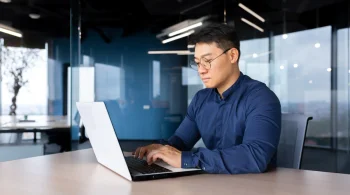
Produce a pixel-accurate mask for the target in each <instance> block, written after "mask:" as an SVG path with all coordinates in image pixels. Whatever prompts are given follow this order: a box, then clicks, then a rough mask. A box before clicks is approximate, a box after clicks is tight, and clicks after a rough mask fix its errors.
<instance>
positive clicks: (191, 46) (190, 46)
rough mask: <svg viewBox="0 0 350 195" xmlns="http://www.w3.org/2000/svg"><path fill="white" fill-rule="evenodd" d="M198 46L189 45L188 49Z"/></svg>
mask: <svg viewBox="0 0 350 195" xmlns="http://www.w3.org/2000/svg"><path fill="white" fill-rule="evenodd" d="M195 46H196V45H187V48H188V49H191V48H194V47H195Z"/></svg>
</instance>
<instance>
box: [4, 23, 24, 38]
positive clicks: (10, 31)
mask: <svg viewBox="0 0 350 195" xmlns="http://www.w3.org/2000/svg"><path fill="white" fill-rule="evenodd" d="M0 32H3V33H6V34H9V35H12V36H16V37H20V38H21V37H22V33H21V32H20V31H18V30H16V29H14V28H12V27H9V26H6V25H3V24H0Z"/></svg>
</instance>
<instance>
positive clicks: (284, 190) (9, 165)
mask: <svg viewBox="0 0 350 195" xmlns="http://www.w3.org/2000/svg"><path fill="white" fill-rule="evenodd" d="M349 191H350V175H345V174H335V173H325V172H314V171H302V170H292V169H277V170H276V171H272V172H269V173H264V174H247V175H210V174H205V175H204V174H203V175H195V176H187V177H178V178H170V179H162V180H153V181H144V182H129V181H127V180H126V179H124V178H122V177H120V176H119V175H117V174H115V173H114V172H112V171H110V170H108V169H107V168H105V167H103V166H101V165H100V164H98V163H97V161H96V158H95V156H94V154H93V151H92V150H91V149H88V150H80V151H75V152H68V153H61V154H55V155H49V156H41V157H35V158H29V159H23V160H17V161H9V162H3V163H0V193H1V194H6V195H13V194H18V195H23V194H36V195H38V194H45V195H47V194H74V195H77V194H84V195H88V194H94V195H95V194H103V195H107V194H113V195H116V194H117V195H124V194H152V195H158V194H170V195H171V194H174V195H175V194H176V195H179V194H181V195H187V194H188V195H189V194H197V195H209V194H210V195H212V194H215V195H221V194H233V195H235V194H237V195H242V194H247V195H262V194H268V195H270V194H276V195H295V194H298V195H306V194H307V195H323V194H324V195H336V194H349Z"/></svg>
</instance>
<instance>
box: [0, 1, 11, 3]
mask: <svg viewBox="0 0 350 195" xmlns="http://www.w3.org/2000/svg"><path fill="white" fill-rule="evenodd" d="M0 2H1V3H11V0H0Z"/></svg>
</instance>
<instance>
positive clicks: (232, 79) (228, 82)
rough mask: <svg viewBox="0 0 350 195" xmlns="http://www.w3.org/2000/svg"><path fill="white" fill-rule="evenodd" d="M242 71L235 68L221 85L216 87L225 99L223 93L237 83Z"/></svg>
mask: <svg viewBox="0 0 350 195" xmlns="http://www.w3.org/2000/svg"><path fill="white" fill-rule="evenodd" d="M240 74H241V72H240V71H239V69H237V70H235V72H234V73H233V74H232V75H231V76H230V77H229V78H228V79H227V80H226V81H225V82H224V83H223V84H222V85H220V86H219V87H217V88H216V90H217V91H218V92H219V94H220V97H221V99H223V93H224V92H225V91H226V90H227V89H228V88H230V87H231V86H232V85H233V84H235V83H236V81H237V80H238V78H239V76H240Z"/></svg>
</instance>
